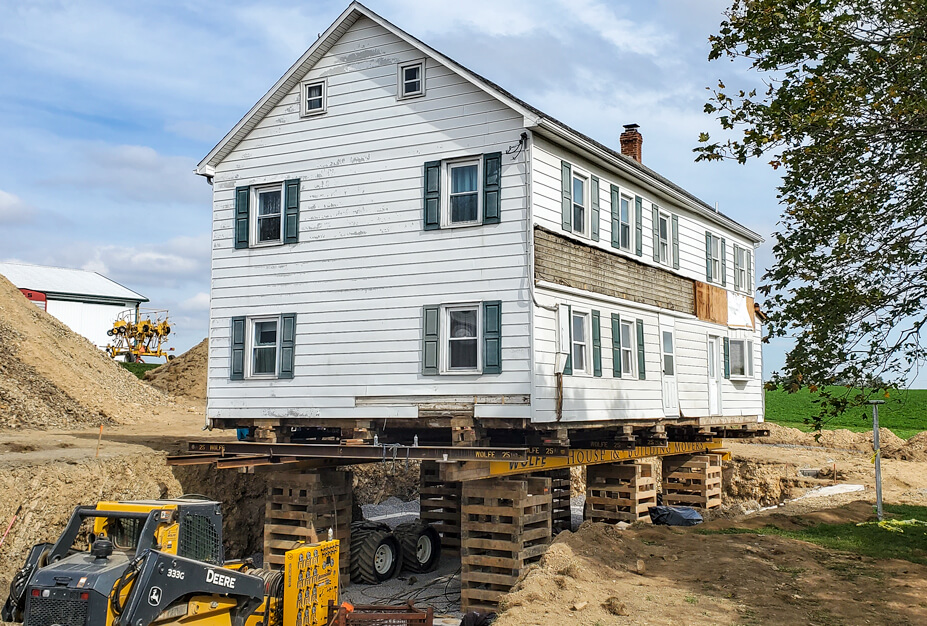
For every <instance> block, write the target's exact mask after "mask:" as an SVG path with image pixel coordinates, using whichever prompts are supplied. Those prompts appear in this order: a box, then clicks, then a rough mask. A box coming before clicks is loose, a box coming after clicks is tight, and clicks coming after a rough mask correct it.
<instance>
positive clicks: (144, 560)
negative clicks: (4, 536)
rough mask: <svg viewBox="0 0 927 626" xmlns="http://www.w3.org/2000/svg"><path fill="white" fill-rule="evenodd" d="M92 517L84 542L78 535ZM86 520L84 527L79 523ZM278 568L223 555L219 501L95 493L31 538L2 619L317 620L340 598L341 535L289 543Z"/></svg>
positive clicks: (64, 624)
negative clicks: (60, 522)
mask: <svg viewBox="0 0 927 626" xmlns="http://www.w3.org/2000/svg"><path fill="white" fill-rule="evenodd" d="M85 521H92V530H90V532H89V535H88V536H87V539H88V541H87V545H88V546H89V549H80V548H78V547H76V546H75V542H76V541H77V540H78V538H79V536H80V535H81V531H82V528H84V527H85V526H87V525H89V524H87V525H85V524H84V522H85ZM85 530H86V529H85ZM285 561H286V564H285V567H284V570H283V571H282V572H280V571H270V570H264V569H258V568H253V567H251V565H250V563H249V562H247V561H232V562H226V561H225V558H224V554H223V547H222V514H221V510H220V506H219V503H217V502H213V501H209V500H203V499H196V498H190V497H185V498H180V499H175V500H151V501H133V502H100V503H99V504H97V505H96V506H81V507H77V508H76V509H75V510H74V513H73V514H72V515H71V518H70V521H69V522H68V524H67V526H66V527H65V529H64V532H63V533H62V534H61V536H60V537H59V538H58V540H57V541H56V542H55V543H53V544H51V543H41V544H38V545H36V546H34V547H33V548H32V549H31V550H30V552H29V555H28V557H27V558H26V563H25V565H24V566H23V567H22V569H20V570H19V572H17V574H16V576H15V577H14V579H13V582H12V584H11V585H10V594H9V597H8V598H7V600H6V603H5V604H4V606H3V610H2V618H3V621H6V622H23V623H24V624H25V625H26V626H53V625H58V626H148V625H149V624H158V625H159V626H160V625H165V626H166V625H170V624H197V625H198V626H200V625H201V626H322V625H327V624H328V615H329V612H330V610H331V609H330V606H335V605H337V602H338V542H337V541H322V542H318V543H314V544H309V545H306V544H302V545H294V549H293V550H290V551H289V552H287V553H286V557H285Z"/></svg>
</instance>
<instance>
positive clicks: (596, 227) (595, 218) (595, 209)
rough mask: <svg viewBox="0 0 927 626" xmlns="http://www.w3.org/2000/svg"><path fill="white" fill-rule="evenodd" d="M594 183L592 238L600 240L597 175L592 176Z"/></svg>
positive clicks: (592, 195) (591, 179) (591, 218)
mask: <svg viewBox="0 0 927 626" xmlns="http://www.w3.org/2000/svg"><path fill="white" fill-rule="evenodd" d="M590 181H591V183H590V184H591V185H592V193H591V194H589V195H590V197H591V198H592V203H591V204H592V212H591V214H590V216H589V217H590V220H591V221H592V228H591V229H590V230H591V231H592V240H593V241H598V240H599V179H598V178H596V177H595V176H592V177H591V178H590Z"/></svg>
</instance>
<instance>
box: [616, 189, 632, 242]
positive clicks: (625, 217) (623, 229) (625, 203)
mask: <svg viewBox="0 0 927 626" xmlns="http://www.w3.org/2000/svg"><path fill="white" fill-rule="evenodd" d="M618 245H619V247H620V248H621V249H622V250H627V251H629V252H630V251H631V198H629V197H628V196H625V195H622V196H621V199H620V200H619V213H618Z"/></svg>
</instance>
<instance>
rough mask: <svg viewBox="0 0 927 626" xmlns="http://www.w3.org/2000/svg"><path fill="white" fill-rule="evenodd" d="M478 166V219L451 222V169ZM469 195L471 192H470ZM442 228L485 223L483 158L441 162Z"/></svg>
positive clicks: (472, 157) (469, 157)
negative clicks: (462, 166)
mask: <svg viewBox="0 0 927 626" xmlns="http://www.w3.org/2000/svg"><path fill="white" fill-rule="evenodd" d="M474 164H475V165H476V219H475V220H473V221H471V222H452V221H451V169H452V168H454V167H456V166H461V165H474ZM468 193H469V192H468ZM441 208H442V209H443V210H442V211H441V228H442V229H444V228H466V227H468V226H479V225H481V224H482V223H483V157H482V156H468V157H459V158H454V159H445V160H443V161H441Z"/></svg>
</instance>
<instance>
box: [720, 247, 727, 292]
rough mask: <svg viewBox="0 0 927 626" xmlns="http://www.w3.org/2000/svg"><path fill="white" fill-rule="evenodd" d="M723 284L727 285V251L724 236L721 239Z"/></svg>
mask: <svg viewBox="0 0 927 626" xmlns="http://www.w3.org/2000/svg"><path fill="white" fill-rule="evenodd" d="M721 285H722V286H724V285H727V252H726V251H725V249H724V238H722V239H721Z"/></svg>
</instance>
